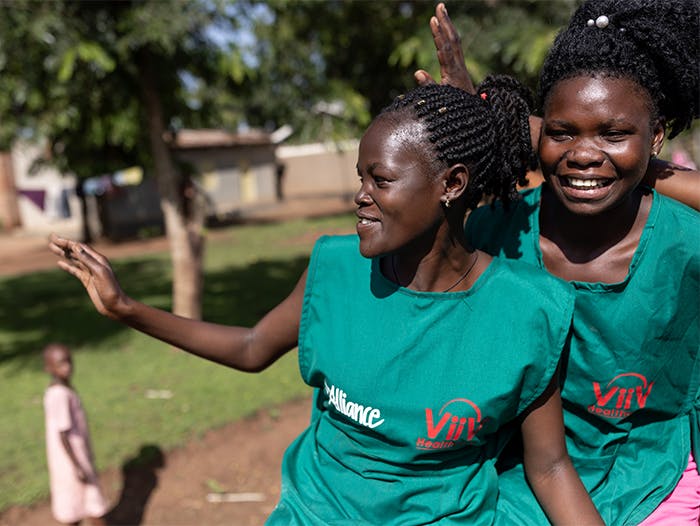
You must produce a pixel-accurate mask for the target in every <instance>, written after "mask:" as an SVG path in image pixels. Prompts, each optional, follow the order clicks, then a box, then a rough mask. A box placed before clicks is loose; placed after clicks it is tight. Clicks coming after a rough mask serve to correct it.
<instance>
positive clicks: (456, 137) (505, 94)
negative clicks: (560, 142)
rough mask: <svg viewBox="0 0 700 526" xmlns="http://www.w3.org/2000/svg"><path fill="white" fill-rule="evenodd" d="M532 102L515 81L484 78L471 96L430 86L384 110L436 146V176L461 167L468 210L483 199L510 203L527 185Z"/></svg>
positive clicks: (530, 164) (532, 159)
mask: <svg viewBox="0 0 700 526" xmlns="http://www.w3.org/2000/svg"><path fill="white" fill-rule="evenodd" d="M530 109H531V96H530V93H529V92H528V90H527V88H526V87H525V86H523V85H522V84H520V83H519V82H518V81H517V80H515V79H513V78H511V77H506V76H491V77H487V78H486V79H485V80H484V82H482V83H481V84H480V85H479V86H478V88H477V94H476V95H472V94H470V93H467V92H465V91H463V90H460V89H458V88H454V87H452V86H448V85H438V84H431V85H427V86H421V87H418V88H415V89H413V90H411V91H409V92H408V93H406V94H405V95H400V96H399V97H397V98H396V99H395V100H394V102H393V103H392V104H391V105H389V106H387V107H386V108H384V110H382V113H381V115H388V114H392V113H396V114H398V115H397V116H399V115H400V116H404V115H408V117H409V118H413V119H414V120H417V121H418V122H421V123H422V124H423V126H424V128H425V131H426V134H427V137H428V139H429V140H430V142H431V143H432V144H433V145H434V154H435V158H434V159H433V163H434V165H433V167H434V169H435V170H438V169H440V168H443V169H444V168H445V167H449V166H453V165H455V164H459V163H462V164H464V165H465V166H466V167H467V168H468V169H469V184H468V186H467V189H466V192H465V203H466V206H467V208H470V209H473V208H476V207H477V206H478V204H479V203H480V201H481V200H482V198H483V197H484V196H493V197H498V198H500V199H501V200H502V201H503V202H504V203H506V204H507V203H508V202H510V201H512V200H514V199H516V198H517V195H518V193H517V189H516V185H517V184H525V183H526V181H527V180H526V173H527V170H528V168H531V167H533V166H534V163H535V154H534V152H533V150H532V144H531V141H530V126H529V120H528V118H529V115H530Z"/></svg>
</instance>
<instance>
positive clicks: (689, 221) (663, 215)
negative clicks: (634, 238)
mask: <svg viewBox="0 0 700 526" xmlns="http://www.w3.org/2000/svg"><path fill="white" fill-rule="evenodd" d="M654 199H655V200H656V201H657V208H658V213H657V214H656V215H655V216H654V217H653V225H652V226H653V228H654V230H655V231H657V232H658V233H655V235H654V237H655V238H656V239H657V242H661V243H663V244H664V245H666V246H669V247H675V248H676V249H681V250H684V251H686V252H688V253H689V255H691V256H693V259H695V258H697V257H700V254H699V253H698V250H697V247H698V244H699V243H700V212H698V211H697V210H695V209H693V208H690V207H689V206H686V205H684V204H682V203H680V202H679V201H676V200H675V199H672V198H670V197H666V196H664V195H660V194H658V193H656V192H655V193H654Z"/></svg>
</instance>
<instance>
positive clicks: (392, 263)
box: [391, 250, 479, 292]
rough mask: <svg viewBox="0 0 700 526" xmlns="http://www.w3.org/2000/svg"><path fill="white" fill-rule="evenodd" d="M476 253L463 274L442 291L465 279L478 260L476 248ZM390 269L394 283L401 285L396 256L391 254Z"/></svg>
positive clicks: (448, 289)
mask: <svg viewBox="0 0 700 526" xmlns="http://www.w3.org/2000/svg"><path fill="white" fill-rule="evenodd" d="M475 254H476V255H475V256H474V261H472V263H471V265H469V268H468V269H467V270H466V272H465V273H464V274H462V275H461V276H460V277H459V279H458V280H457V281H455V282H454V283H453V284H452V285H450V286H449V287H447V288H446V289H445V290H443V291H442V292H450V291H451V290H452V289H453V288H455V287H456V286H457V285H459V284H460V283H462V282H463V281H464V280H465V279H467V276H468V275H469V273H470V272H471V271H472V269H473V268H474V266H475V265H476V262H477V261H479V251H478V250H477V251H476V253H475ZM391 270H392V272H393V273H394V279H395V280H396V284H397V285H399V286H401V281H400V280H399V274H398V272H396V257H395V256H391Z"/></svg>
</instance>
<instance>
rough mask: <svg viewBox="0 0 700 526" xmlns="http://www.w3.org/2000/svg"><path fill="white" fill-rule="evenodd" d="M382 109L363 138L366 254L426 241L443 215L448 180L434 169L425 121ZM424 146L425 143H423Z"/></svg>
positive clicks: (361, 204)
mask: <svg viewBox="0 0 700 526" xmlns="http://www.w3.org/2000/svg"><path fill="white" fill-rule="evenodd" d="M395 117H396V115H392V114H389V115H382V116H380V117H378V118H377V119H376V120H375V121H374V122H373V123H372V124H371V125H370V127H369V128H368V129H367V131H366V132H365V134H364V136H363V137H362V140H361V141H360V147H359V155H358V161H357V172H358V175H359V177H360V183H361V187H360V190H359V191H358V192H357V194H355V203H356V204H357V206H358V209H357V217H358V222H357V233H358V235H359V237H360V253H361V254H362V255H363V256H365V257H375V256H379V255H385V254H389V253H392V252H395V251H398V250H400V249H402V248H409V247H414V248H418V247H424V246H427V245H428V244H430V243H431V240H432V239H433V238H434V234H435V232H436V230H437V228H438V226H439V225H440V223H441V222H443V221H444V214H443V211H442V207H441V201H440V198H441V196H442V195H443V193H444V185H443V183H442V180H441V179H439V177H438V175H439V174H437V173H435V172H434V169H431V168H430V166H431V163H430V158H429V155H431V153H432V152H426V151H425V146H423V145H419V141H420V139H421V138H422V137H423V136H424V134H425V131H424V128H423V126H422V125H421V124H420V123H417V122H414V121H411V120H409V119H407V118H405V119H399V120H397V119H396V118H395ZM421 148H422V149H421Z"/></svg>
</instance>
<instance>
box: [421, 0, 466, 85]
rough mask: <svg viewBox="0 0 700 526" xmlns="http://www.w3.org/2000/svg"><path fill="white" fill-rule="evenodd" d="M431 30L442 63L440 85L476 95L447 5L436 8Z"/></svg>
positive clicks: (439, 60) (440, 4)
mask: <svg viewBox="0 0 700 526" xmlns="http://www.w3.org/2000/svg"><path fill="white" fill-rule="evenodd" d="M430 30H431V32H432V34H433V42H434V43H435V49H436V51H437V58H438V62H439V63H440V77H441V79H440V83H441V84H448V85H450V86H454V87H456V88H460V89H463V90H465V91H467V92H469V93H472V94H474V93H476V89H475V88H474V84H473V83H472V80H471V77H470V76H469V72H468V71H467V67H466V65H465V63H464V54H463V53H462V41H461V38H460V36H459V33H458V32H457V30H456V29H455V26H454V24H453V23H452V20H450V17H449V15H448V14H447V8H446V7H445V4H443V3H439V4H438V5H437V7H436V8H435V16H433V17H432V18H431V19H430Z"/></svg>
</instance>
